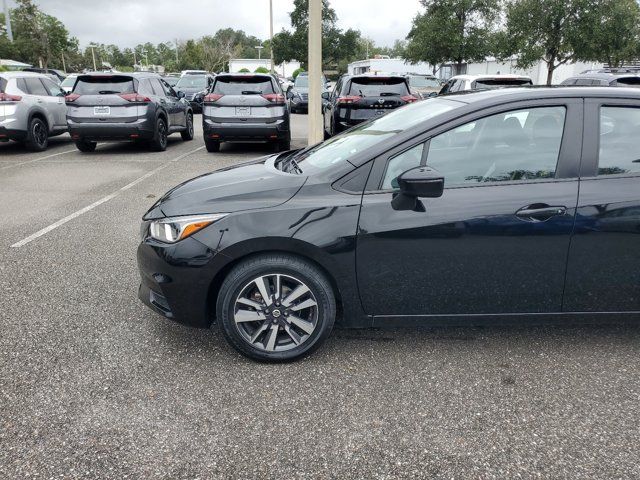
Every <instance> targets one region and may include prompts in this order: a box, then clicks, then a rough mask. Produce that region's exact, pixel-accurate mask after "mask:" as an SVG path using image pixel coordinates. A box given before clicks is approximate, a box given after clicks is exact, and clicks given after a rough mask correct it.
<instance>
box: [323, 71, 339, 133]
mask: <svg viewBox="0 0 640 480" xmlns="http://www.w3.org/2000/svg"><path fill="white" fill-rule="evenodd" d="M342 83H343V82H342V78H340V79H339V80H338V82H337V83H336V85H335V86H334V87H333V91H332V92H331V94H330V95H329V99H328V100H327V101H326V102H323V107H324V115H323V118H324V129H325V131H327V132H331V121H332V118H333V109H334V108H335V105H336V100H337V98H338V97H339V96H340V91H341V90H342Z"/></svg>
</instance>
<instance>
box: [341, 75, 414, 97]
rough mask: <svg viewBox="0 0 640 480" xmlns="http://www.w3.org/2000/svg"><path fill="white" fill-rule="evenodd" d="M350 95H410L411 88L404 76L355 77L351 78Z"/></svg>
mask: <svg viewBox="0 0 640 480" xmlns="http://www.w3.org/2000/svg"><path fill="white" fill-rule="evenodd" d="M349 95H360V96H362V97H384V96H391V95H409V89H408V88H407V83H406V80H405V79H404V78H382V77H380V78H377V77H371V78H354V79H352V80H351V88H350V89H349Z"/></svg>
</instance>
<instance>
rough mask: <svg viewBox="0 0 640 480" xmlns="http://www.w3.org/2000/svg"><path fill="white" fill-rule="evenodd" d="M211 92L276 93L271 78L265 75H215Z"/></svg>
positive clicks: (226, 93)
mask: <svg viewBox="0 0 640 480" xmlns="http://www.w3.org/2000/svg"><path fill="white" fill-rule="evenodd" d="M213 93H218V94H220V95H253V94H257V95H264V94H266V93H277V92H275V91H274V88H273V83H272V82H271V79H269V78H266V77H240V76H238V77H220V76H218V77H216V82H215V84H214V85H213Z"/></svg>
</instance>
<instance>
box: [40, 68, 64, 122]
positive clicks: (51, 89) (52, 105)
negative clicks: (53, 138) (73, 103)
mask: <svg viewBox="0 0 640 480" xmlns="http://www.w3.org/2000/svg"><path fill="white" fill-rule="evenodd" d="M40 80H41V81H42V83H43V84H44V86H45V88H46V89H47V92H48V93H49V95H48V96H47V98H46V100H45V101H46V103H47V108H48V109H49V111H50V112H51V114H52V115H53V118H54V119H55V120H54V121H55V125H56V127H58V129H66V128H67V105H66V103H65V101H64V96H65V93H64V90H62V88H60V86H59V85H57V84H56V83H55V82H54V81H53V80H49V79H48V78H41V79H40Z"/></svg>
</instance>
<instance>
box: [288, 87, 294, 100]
mask: <svg viewBox="0 0 640 480" xmlns="http://www.w3.org/2000/svg"><path fill="white" fill-rule="evenodd" d="M287 98H288V99H289V100H291V99H292V98H293V93H292V92H291V89H289V90H287Z"/></svg>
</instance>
